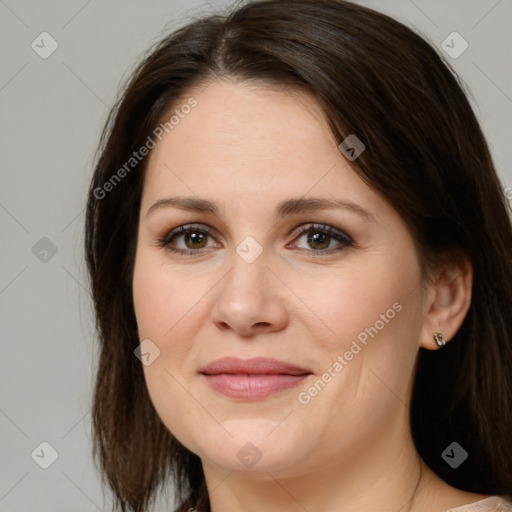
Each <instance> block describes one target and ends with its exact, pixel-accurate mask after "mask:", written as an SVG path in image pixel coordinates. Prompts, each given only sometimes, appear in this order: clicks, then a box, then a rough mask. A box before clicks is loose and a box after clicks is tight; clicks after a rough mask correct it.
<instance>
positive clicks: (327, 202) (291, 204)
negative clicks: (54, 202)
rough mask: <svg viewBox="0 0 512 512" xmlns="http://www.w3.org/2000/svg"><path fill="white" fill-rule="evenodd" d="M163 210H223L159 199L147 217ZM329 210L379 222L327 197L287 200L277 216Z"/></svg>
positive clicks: (204, 202) (194, 200)
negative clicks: (354, 214)
mask: <svg viewBox="0 0 512 512" xmlns="http://www.w3.org/2000/svg"><path fill="white" fill-rule="evenodd" d="M162 208H178V209H180V210H185V211H190V212H199V213H210V214H213V215H215V216H217V217H221V208H220V205H219V204H218V203H216V202H214V201H210V200H208V199H201V198H199V197H185V196H176V197H166V198H164V199H159V200H158V201H157V202H156V203H154V204H153V205H152V206H151V207H150V208H149V209H148V211H147V213H146V217H148V216H149V215H150V214H151V213H153V212H155V211H156V210H160V209H162ZM329 209H343V210H347V211H350V212H353V213H356V214H358V215H360V216H361V217H363V218H364V219H365V220H366V221H368V222H377V220H376V218H375V216H374V215H373V214H372V213H370V212H369V211H368V210H366V209H365V208H363V207H362V206H360V205H358V204H356V203H353V202H351V201H342V200H339V199H330V198H325V197H309V198H305V197H296V198H290V199H285V200H283V201H281V202H279V203H278V204H277V206H276V212H275V216H276V218H277V219H281V218H283V217H286V216H288V215H294V214H298V213H308V212H314V211H320V210H329Z"/></svg>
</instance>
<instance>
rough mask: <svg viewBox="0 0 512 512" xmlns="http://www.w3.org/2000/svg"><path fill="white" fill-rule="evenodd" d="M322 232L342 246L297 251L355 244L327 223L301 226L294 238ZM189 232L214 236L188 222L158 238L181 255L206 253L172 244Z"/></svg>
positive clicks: (330, 251)
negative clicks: (175, 246)
mask: <svg viewBox="0 0 512 512" xmlns="http://www.w3.org/2000/svg"><path fill="white" fill-rule="evenodd" d="M309 232H313V233H315V232H316V233H322V234H325V235H328V236H329V237H330V238H333V239H335V240H336V241H337V242H340V243H341V244H342V247H341V248H340V247H338V248H334V249H322V250H314V249H298V250H297V252H298V253H299V254H302V255H307V256H326V255H329V254H333V253H335V252H339V251H341V250H343V249H344V248H345V247H351V246H353V245H354V241H353V240H352V238H351V237H350V236H349V235H347V234H346V233H344V232H343V231H341V230H339V229H336V228H334V227H332V226H329V225H326V224H307V225H303V226H300V227H299V228H297V229H296V230H295V231H294V232H293V239H292V241H293V240H295V239H296V238H298V237H299V236H302V235H303V234H305V233H309ZM187 233H203V234H207V235H210V236H211V237H214V232H213V230H212V229H211V228H209V227H208V226H204V227H202V228H198V227H197V226H194V225H192V224H186V225H184V226H179V227H178V228H176V229H173V230H172V231H169V232H168V233H166V234H165V235H164V236H163V237H159V238H158V245H159V246H160V247H162V248H165V249H167V250H169V251H171V252H173V253H176V254H180V255H190V256H192V255H194V256H199V255H201V254H204V253H205V252H206V251H207V249H196V250H194V249H176V248H174V247H171V246H170V243H171V242H172V241H173V240H174V239H175V238H176V237H178V236H180V235H183V234H187Z"/></svg>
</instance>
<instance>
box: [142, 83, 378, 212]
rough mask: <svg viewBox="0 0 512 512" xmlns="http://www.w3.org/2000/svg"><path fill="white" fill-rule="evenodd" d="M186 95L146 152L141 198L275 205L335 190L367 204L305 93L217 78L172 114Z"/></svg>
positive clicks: (369, 195)
mask: <svg viewBox="0 0 512 512" xmlns="http://www.w3.org/2000/svg"><path fill="white" fill-rule="evenodd" d="M189 98H193V99H194V100H195V102H196V106H195V107H194V108H192V109H186V110H187V111H188V113H187V114H182V116H180V120H179V123H178V124H177V125H176V126H174V127H173V129H172V130H170V131H169V133H167V134H165V135H164V136H163V138H162V140H161V141H160V142H158V143H157V145H156V147H155V148H154V149H153V150H152V152H151V154H150V158H149V162H148V167H147V170H146V178H145V186H144V194H145V195H146V196H148V195H149V196H151V197H152V198H155V199H156V198H157V196H158V195H159V194H160V195H161V194H162V192H163V190H164V189H165V191H166V192H167V191H169V192H170V191H172V192H178V193H182V194H187V195H190V193H191V192H192V193H194V194H198V195H201V192H204V193H206V194H207V195H209V196H212V195H215V194H216V195H217V196H218V195H219V194H221V195H222V196H226V194H227V195H228V196H229V197H231V198H233V199H234V198H235V197H237V196H240V195H241V194H245V195H246V197H248V196H249V195H252V197H253V198H257V199H258V200H259V201H261V200H264V201H269V200H272V201H273V202H276V203H277V202H278V201H279V200H280V199H281V198H282V197H284V196H286V197H289V196H297V195H306V194H308V192H309V191H312V192H315V194H314V195H317V194H316V193H322V192H323V193H324V195H325V194H327V195H330V196H332V195H333V192H336V191H338V190H339V191H340V192H343V191H346V192H348V193H349V194H351V195H352V196H353V195H354V194H356V195H359V196H360V197H362V198H364V196H365V195H366V196H367V200H371V199H372V194H373V192H372V191H371V190H370V189H369V188H368V186H367V185H366V184H364V183H363V182H362V180H361V179H360V178H359V176H358V175H357V174H356V173H355V172H354V170H353V169H352V168H351V167H350V165H349V164H348V162H347V160H346V159H345V158H344V157H343V156H342V155H341V153H340V151H339V149H338V147H337V143H336V140H335V138H334V136H333V134H332V132H331V131H330V129H329V126H328V123H327V120H326V118H325V115H324V113H323V112H322V109H321V107H320V105H319V104H318V103H317V102H316V101H315V99H314V97H313V96H312V95H310V94H307V93H305V92H302V91H296V90H291V89H284V88H279V89H278V88H275V87H269V86H264V85H262V84H254V83H243V84H241V83H229V82H225V81H220V80H219V81H215V82H212V83H210V84H208V85H206V86H203V87H202V88H201V87H199V88H196V89H194V90H191V91H190V93H189V94H188V95H185V96H183V97H182V98H181V99H180V101H178V102H176V104H175V105H174V106H173V109H172V110H173V111H174V110H176V109H178V110H179V109H180V105H184V104H186V103H187V101H188V100H189ZM313 189H314V191H313ZM373 199H374V198H373Z"/></svg>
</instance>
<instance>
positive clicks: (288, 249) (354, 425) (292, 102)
mask: <svg viewBox="0 0 512 512" xmlns="http://www.w3.org/2000/svg"><path fill="white" fill-rule="evenodd" d="M190 95H191V96H192V95H193V96H194V98H195V99H196V100H197V102H198V104H197V107H195V108H194V109H193V110H192V112H191V113H190V114H188V115H187V116H186V117H185V118H184V119H182V120H180V123H179V125H177V126H175V127H174V129H173V130H172V131H170V132H169V133H168V134H167V135H166V136H165V137H164V138H163V139H162V141H161V142H159V143H158V144H157V146H156V147H155V149H154V150H152V152H151V154H150V156H149V161H148V167H147V174H146V176H145V182H144V190H143V196H142V203H141V209H140V222H139V228H138V240H137V251H136V261H135V269H134V277H133V299H134V305H135V312H136V319H137V324H138V331H139V336H140V339H141V341H142V340H144V339H150V340H151V341H152V342H153V343H154V344H155V345H156V346H157V347H158V349H159V350H160V355H159V357H157V358H156V359H155V360H154V362H152V363H151V364H150V365H148V366H144V375H145V379H146V383H147V387H148V391H149V393H150V396H151V400H152V402H153V404H154V406H155V409H156V411H157V413H158V414H159V416H160V417H161V419H162V421H163V422H164V424H165V425H166V426H167V428H168V429H169V430H170V431H171V432H172V434H173V435H174V436H175V437H176V438H177V439H178V440H179V441H180V442H181V443H182V444H183V445H184V446H186V447H187V448H188V449H189V450H191V451H192V452H194V453H195V454H197V455H198V456H199V457H200V458H201V460H202V463H203V468H204V472H205V477H206V481H207V485H208V489H209V493H210V500H211V509H212V511H213V512H222V511H234V510H237V511H251V512H258V511H268V510H273V511H274V512H275V511H287V512H290V511H303V510H309V511H318V510H322V511H324V512H330V511H333V512H334V511H339V510H345V511H350V512H359V511H365V512H368V511H372V510H379V511H394V512H396V511H398V510H401V511H405V510H413V511H431V512H434V511H443V510H446V509H447V508H450V507H455V506H460V505H463V504H465V503H471V502H475V501H478V500H480V499H483V498H484V497H485V495H480V494H474V493H468V492H464V491H460V490H458V489H455V488H453V487H451V486H449V485H448V484H446V483H445V482H444V481H442V480H441V479H440V478H439V477H437V476H436V475H435V474H434V473H433V472H432V471H431V470H430V469H429V468H428V467H427V466H426V465H425V464H424V463H423V462H422V461H421V459H420V458H419V456H418V454H417V451H416V449H415V447H414V444H413V441H412V439H411V435H410V430H409V422H408V414H409V409H408V403H409V401H410V393H411V389H412V388H411V386H412V383H413V377H414V363H415V360H416V356H417V353H418V349H419V347H420V346H421V347H425V348H427V349H431V350H434V349H436V348H437V347H436V345H435V343H434V340H433V333H435V332H442V333H443V334H444V336H445V338H446V339H447V340H450V339H451V338H452V337H453V335H454V334H455V333H456V332H457V330H458V329H459V327H460V325H461V324H462V321H463V319H464V316H465V315H466V313H467V309H468V307H469V304H470V300H471V282H472V277H473V276H472V269H471V265H470V264H469V262H468V261H467V259H465V258H464V257H463V256H460V257H459V258H455V257H452V258H450V260H449V261H450V263H449V264H448V263H447V264H446V266H445V267H443V268H440V269H438V271H437V272H436V273H435V275H434V276H433V280H432V283H427V282H423V281H422V280H421V274H420V264H419V259H418V253H417V250H416V248H415V244H414V240H413V238H412V236H411V233H410V231H409V230H408V228H407V226H406V224H405V222H404V221H403V220H402V218H401V217H400V216H399V215H398V213H397V212H396V211H395V210H394V209H393V208H392V207H391V206H390V205H389V204H388V203H387V202H386V200H385V199H384V198H383V197H381V196H380V195H379V194H378V193H377V192H375V191H374V190H372V189H371V188H370V187H369V186H368V185H366V184H365V183H364V182H363V181H362V180H361V179H360V178H359V177H358V175H357V174H356V173H355V172H354V170H353V169H352V168H351V167H350V162H348V161H347V160H346V159H345V157H344V156H343V155H342V154H341V153H340V151H339V150H338V148H337V144H336V141H335V140H334V138H333V136H332V134H331V132H330V131H329V128H328V126H327V123H326V121H325V119H324V117H323V115H322V112H321V109H320V107H319V106H318V104H317V103H316V102H315V101H314V100H313V99H312V98H311V97H309V96H308V95H306V94H304V93H299V92H293V91H290V90H287V91H285V90H279V89H277V88H270V87H268V86H264V85H262V84H256V83H252V84H248V83H244V84H241V83H237V82H234V81H227V80H222V81H221V80H217V81H214V82H212V83H210V84H209V85H208V86H207V87H206V88H204V87H203V88H196V89H195V90H194V91H191V94H190ZM185 101H186V98H184V99H183V103H184V102H185ZM170 196H193V197H200V198H205V199H209V200H212V201H216V202H218V203H219V204H220V208H221V211H220V214H219V215H214V214H211V213H204V212H201V213H197V212H188V211H184V210H182V209H178V208H175V207H163V208H157V209H154V210H153V211H152V212H151V213H150V214H149V215H147V212H148V209H149V208H150V207H151V206H152V205H153V204H154V203H155V202H156V201H158V200H160V199H162V198H166V197H170ZM313 196H314V197H327V198H331V199H333V198H335V199H339V200H344V201H350V202H352V203H356V204H357V205H359V206H360V207H362V208H364V209H365V210H367V211H368V212H370V213H371V215H372V216H373V220H372V221H370V220H368V219H366V218H365V217H364V216H362V215H359V214H357V213H355V212H354V211H349V210H347V209H332V210H324V211H316V212H309V213H298V214H293V215H288V216H286V217H284V218H283V219H276V218H275V217H274V208H275V206H276V205H277V203H279V202H280V201H281V200H284V199H288V198H291V197H313ZM190 223H194V224H200V226H198V227H197V228H196V232H197V230H198V229H199V232H203V231H204V229H203V231H201V228H204V227H205V226H210V227H211V228H212V229H213V230H214V233H213V235H204V236H205V237H206V240H204V241H202V242H198V241H197V240H196V241H195V242H193V241H190V240H188V241H187V240H186V239H185V237H184V236H183V235H178V236H177V238H175V239H174V240H173V241H172V243H171V246H172V247H175V248H181V249H188V250H193V251H196V252H198V253H200V255H199V256H197V255H179V254H175V253H172V252H171V251H170V250H169V248H165V247H161V246H160V245H158V239H159V238H162V237H164V236H165V235H166V234H167V233H168V232H170V231H171V230H172V229H174V228H176V227H178V226H181V225H186V224H190ZM309 223H322V224H327V225H328V226H332V227H333V228H334V229H337V230H341V231H343V232H345V233H347V234H348V235H349V236H350V237H351V238H352V239H353V240H354V244H353V245H352V246H348V245H344V244H341V243H340V242H338V241H337V240H335V239H334V238H332V237H331V238H327V242H326V243H325V245H323V246H322V245H321V242H322V241H320V242H316V244H315V242H314V241H313V242H311V241H310V242H308V239H307V234H308V232H305V233H303V234H301V235H298V236H295V237H292V236H291V235H292V234H293V232H294V230H295V228H297V227H298V226H300V225H305V224H309ZM312 231H313V232H311V231H310V232H309V233H310V234H314V233H317V232H318V230H312ZM321 233H322V232H321ZM248 236H251V237H253V238H254V239H255V240H256V241H257V243H258V244H259V245H260V247H261V249H262V253H261V254H260V255H259V256H258V257H257V258H256V259H255V261H253V262H252V263H248V262H247V261H246V260H244V259H243V258H242V257H241V256H240V255H239V254H238V253H237V252H236V248H237V247H238V246H239V245H240V244H241V242H242V241H244V239H245V238H246V237H248ZM325 247H328V249H327V250H329V249H333V248H339V249H340V250H339V251H336V252H332V253H331V254H327V255H318V254H320V253H321V249H323V248H325ZM301 249H303V250H305V251H308V250H309V253H308V252H305V253H303V254H301V253H299V251H300V250H301ZM251 250H252V249H251ZM201 251H203V252H202V253H201ZM315 252H316V254H312V253H315ZM454 256H455V254H454ZM396 303H398V304H399V305H400V306H402V307H401V310H400V312H399V313H397V314H396V315H395V316H394V318H393V319H391V320H389V319H388V322H386V323H385V326H384V327H383V328H381V329H380V330H378V334H377V335H375V336H374V337H373V338H370V337H369V338H368V343H367V345H365V346H364V345H361V344H360V345H361V346H362V349H361V350H360V351H359V352H358V353H357V354H356V355H354V357H353V358H352V359H351V360H350V361H348V362H347V365H346V366H344V368H343V370H342V371H340V372H339V373H337V375H336V377H335V378H333V379H332V380H331V382H329V383H328V384H327V385H326V386H325V387H324V388H323V389H322V390H321V392H319V393H318V394H317V395H316V396H314V397H312V398H311V400H310V401H309V402H308V403H307V404H303V403H300V402H299V400H298V394H299V393H300V392H301V391H307V390H308V389H309V388H310V387H311V385H312V383H313V382H315V381H317V380H318V379H319V378H320V377H321V376H322V374H324V373H325V372H326V371H327V369H328V368H329V367H332V366H333V363H334V362H335V361H336V360H337V357H338V355H343V354H345V352H346V351H347V350H349V348H350V346H351V343H352V341H353V340H354V339H356V338H357V336H358V334H360V333H361V332H363V331H364V330H365V328H369V327H370V326H374V325H376V321H377V320H379V319H380V318H382V317H381V316H380V315H382V314H385V313H386V311H387V310H389V309H390V308H392V305H393V304H396ZM223 356H236V357H239V358H242V359H246V358H250V357H255V356H266V357H273V358H276V359H279V360H283V361H287V362H291V363H293V364H296V365H298V366H300V367H304V368H307V369H309V370H310V371H311V372H313V374H314V375H312V376H310V377H308V378H307V379H306V381H304V382H302V383H301V384H300V385H299V386H297V387H295V388H293V389H290V390H285V391H282V392H279V393H277V394H274V395H272V396H271V397H268V398H265V399H260V400H252V401H243V400H235V399H232V398H228V397H226V396H224V395H221V394H219V393H217V392H216V391H213V390H212V389H211V388H210V387H209V386H208V384H207V383H206V382H205V380H204V378H203V377H202V376H201V375H200V374H199V373H198V370H199V369H200V368H201V367H203V366H204V365H205V364H207V363H209V362H211V361H213V360H215V359H217V358H219V357H223ZM433 378H435V377H434V376H433ZM248 442H250V443H252V444H253V445H255V446H256V447H257V449H258V450H259V453H260V454H261V459H260V460H259V461H258V462H257V463H255V464H254V465H253V466H251V467H246V466H244V464H242V463H241V461H240V460H239V458H238V457H237V453H238V452H239V450H240V449H241V448H242V447H244V446H245V445H246V443H248ZM415 489H416V492H415ZM413 495H414V499H413V500H412V501H411V498H412V497H413Z"/></svg>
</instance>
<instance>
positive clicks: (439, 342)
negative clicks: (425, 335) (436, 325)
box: [434, 332, 448, 347]
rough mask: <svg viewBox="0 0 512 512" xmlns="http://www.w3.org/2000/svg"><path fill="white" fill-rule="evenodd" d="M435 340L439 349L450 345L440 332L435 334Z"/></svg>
mask: <svg viewBox="0 0 512 512" xmlns="http://www.w3.org/2000/svg"><path fill="white" fill-rule="evenodd" d="M434 340H435V342H436V345H437V346H438V347H444V346H445V345H446V343H448V342H447V341H446V339H445V337H444V336H443V335H442V334H441V333H440V332H436V333H435V334H434Z"/></svg>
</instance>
